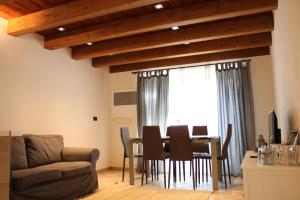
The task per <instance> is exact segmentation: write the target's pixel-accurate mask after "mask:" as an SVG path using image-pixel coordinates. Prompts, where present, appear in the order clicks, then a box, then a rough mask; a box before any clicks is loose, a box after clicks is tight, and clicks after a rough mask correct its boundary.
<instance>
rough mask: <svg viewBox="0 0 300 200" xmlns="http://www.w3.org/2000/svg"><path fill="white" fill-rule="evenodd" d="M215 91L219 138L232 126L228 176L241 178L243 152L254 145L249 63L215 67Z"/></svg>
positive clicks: (222, 137) (224, 135)
mask: <svg viewBox="0 0 300 200" xmlns="http://www.w3.org/2000/svg"><path fill="white" fill-rule="evenodd" d="M216 77H217V90H218V121H219V135H220V136H221V140H222V142H224V140H225V137H226V128H227V124H228V123H231V124H232V139H231V142H230V146H229V160H230V167H231V172H232V174H233V175H234V176H241V175H242V173H241V169H240V165H241V163H242V160H243V157H244V155H245V153H246V151H247V149H249V150H250V149H253V146H254V144H255V123H254V108H253V97H252V87H251V77H250V68H249V61H247V62H233V63H224V64H219V65H217V66H216Z"/></svg>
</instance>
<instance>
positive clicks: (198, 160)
mask: <svg viewBox="0 0 300 200" xmlns="http://www.w3.org/2000/svg"><path fill="white" fill-rule="evenodd" d="M197 162H198V176H199V179H198V183H199V185H200V183H201V180H200V179H201V168H200V158H198V159H197Z"/></svg>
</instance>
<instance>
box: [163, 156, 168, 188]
mask: <svg viewBox="0 0 300 200" xmlns="http://www.w3.org/2000/svg"><path fill="white" fill-rule="evenodd" d="M163 163H164V186H165V188H167V184H166V161H165V160H163Z"/></svg>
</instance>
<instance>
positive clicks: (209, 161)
mask: <svg viewBox="0 0 300 200" xmlns="http://www.w3.org/2000/svg"><path fill="white" fill-rule="evenodd" d="M208 163H209V175H210V176H211V159H209V160H208Z"/></svg>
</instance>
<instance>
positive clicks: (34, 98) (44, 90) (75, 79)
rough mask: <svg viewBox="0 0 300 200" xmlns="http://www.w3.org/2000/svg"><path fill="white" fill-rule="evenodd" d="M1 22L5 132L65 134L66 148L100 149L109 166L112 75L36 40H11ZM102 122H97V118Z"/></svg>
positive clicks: (0, 106)
mask: <svg viewBox="0 0 300 200" xmlns="http://www.w3.org/2000/svg"><path fill="white" fill-rule="evenodd" d="M6 25H7V22H6V20H4V19H1V18H0V130H13V131H17V132H31V133H32V132H33V133H38V134H49V133H52V134H62V135H63V136H64V139H65V145H66V146H75V147H96V148H98V149H100V151H101V156H100V162H99V165H98V169H99V168H105V167H108V166H110V162H109V150H110V147H109V138H110V134H109V132H110V127H109V120H110V118H109V116H110V109H109V105H110V102H109V94H110V91H109V73H108V70H107V69H94V68H92V67H91V64H90V62H88V61H75V60H72V59H71V57H70V55H69V53H68V52H67V51H66V50H65V49H60V50H55V51H54V50H53V51H49V50H45V49H44V48H43V46H42V43H41V38H37V36H36V35H26V36H22V37H12V36H9V35H7V34H6ZM94 115H96V116H98V118H99V120H98V122H93V121H92V116H94Z"/></svg>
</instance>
